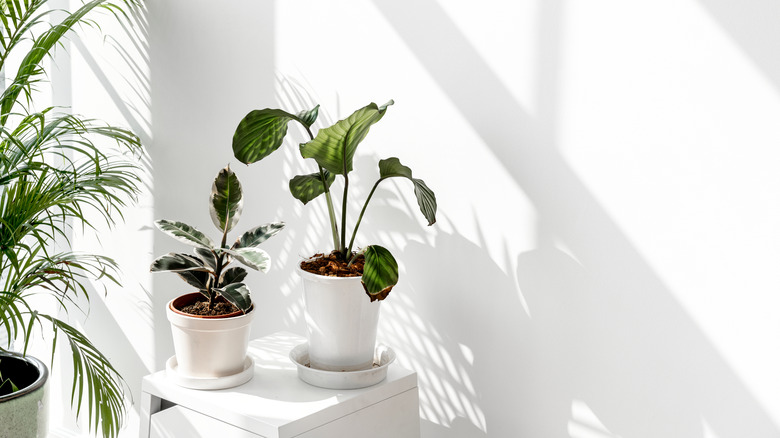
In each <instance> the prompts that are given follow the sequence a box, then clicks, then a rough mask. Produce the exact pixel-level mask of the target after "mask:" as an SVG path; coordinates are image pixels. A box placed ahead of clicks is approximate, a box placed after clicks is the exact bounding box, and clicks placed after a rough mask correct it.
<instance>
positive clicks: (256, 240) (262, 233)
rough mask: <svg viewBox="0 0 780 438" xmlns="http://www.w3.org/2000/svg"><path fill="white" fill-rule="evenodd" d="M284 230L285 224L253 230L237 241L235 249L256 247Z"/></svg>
mask: <svg viewBox="0 0 780 438" xmlns="http://www.w3.org/2000/svg"><path fill="white" fill-rule="evenodd" d="M282 228H284V222H272V223H270V224H265V225H260V226H258V227H255V228H252V229H251V230H249V231H247V232H246V233H244V234H242V235H241V237H239V238H238V239H236V242H235V243H234V244H233V249H236V248H252V247H256V246H257V245H260V244H261V243H263V242H265V241H266V240H268V239H269V238H271V237H273V236H275V235H276V234H277V233H278V232H279V231H282Z"/></svg>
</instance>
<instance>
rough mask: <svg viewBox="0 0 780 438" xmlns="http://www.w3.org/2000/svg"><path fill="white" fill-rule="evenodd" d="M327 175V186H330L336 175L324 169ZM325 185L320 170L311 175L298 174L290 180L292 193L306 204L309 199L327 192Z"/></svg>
mask: <svg viewBox="0 0 780 438" xmlns="http://www.w3.org/2000/svg"><path fill="white" fill-rule="evenodd" d="M322 172H323V174H324V175H325V186H327V187H328V188H330V186H331V184H333V181H335V180H336V175H334V174H332V173H330V172H328V171H327V170H325V169H323V171H322ZM325 186H324V185H323V184H322V175H320V173H319V172H317V173H312V174H309V175H298V176H296V177H295V178H293V179H291V180H290V193H292V195H293V197H295V199H297V200H299V201H301V202H303V204H304V205H306V204H307V203H308V202H309V201H311V200H312V199H314V198H316V197H317V196H320V195H321V194H323V193H325Z"/></svg>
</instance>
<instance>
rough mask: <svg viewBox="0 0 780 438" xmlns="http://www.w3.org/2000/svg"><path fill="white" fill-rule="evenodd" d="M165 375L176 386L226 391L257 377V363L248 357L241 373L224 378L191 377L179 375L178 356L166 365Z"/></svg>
mask: <svg viewBox="0 0 780 438" xmlns="http://www.w3.org/2000/svg"><path fill="white" fill-rule="evenodd" d="M165 374H166V376H168V378H169V379H170V380H171V381H172V382H173V383H175V384H177V385H179V386H183V387H185V388H192V389H225V388H232V387H234V386H238V385H243V384H244V383H246V382H248V381H250V380H252V377H253V376H254V375H255V361H254V360H253V359H252V358H251V357H249V356H247V357H246V359H244V369H243V370H241V371H240V372H238V373H236V374H233V375H230V376H223V377H191V376H185V375H182V374H179V363H178V362H177V361H176V356H171V357H170V358H169V359H168V361H167V362H166V363H165Z"/></svg>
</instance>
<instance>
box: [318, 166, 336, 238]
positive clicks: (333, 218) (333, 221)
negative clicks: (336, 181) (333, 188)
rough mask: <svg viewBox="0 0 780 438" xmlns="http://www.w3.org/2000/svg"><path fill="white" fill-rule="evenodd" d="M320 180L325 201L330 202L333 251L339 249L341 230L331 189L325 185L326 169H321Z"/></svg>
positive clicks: (329, 214) (329, 211)
mask: <svg viewBox="0 0 780 438" xmlns="http://www.w3.org/2000/svg"><path fill="white" fill-rule="evenodd" d="M320 178H321V179H322V185H323V187H325V200H327V201H328V216H329V218H330V231H331V234H332V235H333V249H336V248H338V247H339V228H338V225H337V224H336V211H335V210H334V209H333V199H332V198H331V197H330V189H328V185H327V184H326V183H325V169H323V168H322V167H320Z"/></svg>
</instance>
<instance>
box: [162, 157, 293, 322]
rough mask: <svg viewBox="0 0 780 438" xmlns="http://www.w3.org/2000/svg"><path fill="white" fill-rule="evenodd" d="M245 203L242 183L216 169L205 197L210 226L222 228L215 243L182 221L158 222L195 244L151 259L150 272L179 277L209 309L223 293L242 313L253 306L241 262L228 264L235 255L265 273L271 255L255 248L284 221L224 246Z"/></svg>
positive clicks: (227, 169)
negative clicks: (191, 248)
mask: <svg viewBox="0 0 780 438" xmlns="http://www.w3.org/2000/svg"><path fill="white" fill-rule="evenodd" d="M243 207H244V200H243V194H242V190H241V183H240V181H239V180H238V176H236V174H235V173H234V172H233V171H232V170H230V166H228V167H225V168H224V169H222V170H220V171H219V174H217V177H216V178H215V179H214V184H213V185H212V189H211V196H210V197H209V212H210V214H211V220H212V221H213V222H214V225H215V226H216V227H217V228H218V229H219V230H220V231H221V232H222V236H221V240H220V243H219V244H216V243H215V242H214V241H213V240H211V239H210V238H209V237H208V236H206V235H205V234H204V233H202V232H200V231H198V230H197V229H196V228H195V227H192V226H190V225H187V224H185V223H183V222H174V221H168V220H164V219H163V220H158V221H156V222H155V225H157V228H159V229H160V231H162V232H164V233H165V234H168V235H169V236H171V237H173V238H174V239H176V240H178V241H180V242H184V243H186V244H188V245H192V246H194V247H195V255H191V254H184V253H169V254H166V255H164V256H162V257H159V258H158V259H157V260H155V261H154V262H153V263H152V266H151V270H152V272H175V273H176V274H178V275H179V276H180V277H181V278H182V279H183V280H184V281H186V282H187V283H189V284H190V285H192V286H194V287H196V288H197V289H198V291H199V292H200V293H201V294H202V295H203V296H204V297H205V299H206V300H207V302H208V308H209V310H212V309H213V308H214V304H215V302H216V299H217V297H218V296H222V297H224V298H225V299H226V300H227V301H228V302H229V303H231V304H233V305H234V306H236V307H237V308H238V309H239V310H241V311H242V312H243V313H246V312H248V311H249V310H250V309H251V308H252V299H251V297H250V295H249V294H250V291H249V287H248V286H247V285H246V284H244V283H243V282H242V281H243V280H244V278H245V277H246V276H247V271H246V269H244V268H242V267H240V266H233V267H230V268H228V265H229V264H230V263H231V262H232V261H233V259H236V260H238V261H240V262H241V263H243V264H244V265H245V266H248V267H250V268H252V269H256V270H258V271H262V272H266V271H267V270H268V267H269V264H270V257H269V256H268V254H267V253H266V252H265V251H263V250H262V249H260V248H258V246H259V245H260V244H261V243H263V242H265V241H266V240H267V239H268V238H269V237H272V236H274V235H275V234H276V233H278V232H279V231H281V229H282V228H284V223H282V222H273V223H269V224H265V225H260V226H258V227H255V228H252V229H251V230H249V231H247V232H245V233H244V234H242V235H241V236H240V237H239V238H238V239H236V241H235V242H233V244H232V245H229V246H228V241H227V235H228V232H230V231H231V230H232V229H233V227H234V226H235V225H236V224H237V223H238V220H239V218H240V217H241V211H242V210H243Z"/></svg>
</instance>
